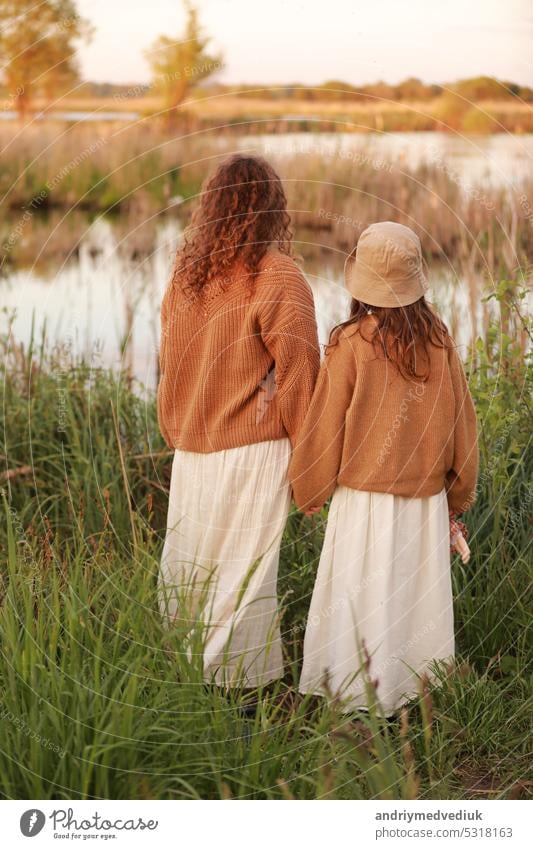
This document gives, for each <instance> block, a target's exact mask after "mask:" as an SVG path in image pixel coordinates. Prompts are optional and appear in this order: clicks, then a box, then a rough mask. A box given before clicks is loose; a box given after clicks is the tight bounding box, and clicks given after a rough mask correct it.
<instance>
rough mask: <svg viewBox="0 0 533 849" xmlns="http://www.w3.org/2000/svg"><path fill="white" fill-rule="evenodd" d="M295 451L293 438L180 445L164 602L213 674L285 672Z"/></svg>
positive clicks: (248, 678) (257, 676) (258, 678)
mask: <svg viewBox="0 0 533 849" xmlns="http://www.w3.org/2000/svg"><path fill="white" fill-rule="evenodd" d="M290 454H291V447H290V442H289V440H288V439H281V440H275V441H271V442H260V443H257V444H254V445H245V446H242V447H240V448H231V449H227V450H224V451H216V452H212V453H209V454H199V453H192V452H188V451H176V452H175V455H174V461H173V465H172V478H171V484H170V500H169V509H168V521H167V534H166V539H165V545H164V548H163V555H162V560H161V572H160V581H159V590H160V606H161V611H162V613H163V615H165V616H166V617H167V618H168V620H169V624H173V626H174V627H177V628H178V629H179V630H180V631H181V633H182V634H183V637H184V640H185V642H186V646H187V648H186V652H187V655H188V657H189V660H192V662H195V660H196V661H197V662H199V663H202V664H203V675H204V678H205V679H206V680H209V679H214V680H215V681H216V682H217V683H219V684H236V683H237V682H240V683H242V684H244V685H258V684H260V683H265V682H267V681H269V680H273V679H275V678H279V677H281V676H282V675H283V661H282V653H281V639H280V629H279V615H278V607H277V577H278V563H279V550H280V543H281V536H282V533H283V529H284V527H285V523H286V521H287V515H288V512H289V506H290V489H289V483H288V480H287V467H288V464H289V459H290Z"/></svg>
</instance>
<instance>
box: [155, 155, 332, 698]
mask: <svg viewBox="0 0 533 849" xmlns="http://www.w3.org/2000/svg"><path fill="white" fill-rule="evenodd" d="M291 237H292V234H291V231H290V218H289V215H288V213H287V202H286V198H285V193H284V191H283V187H282V185H281V182H280V179H279V177H278V176H277V174H276V173H275V171H274V170H273V169H272V168H271V166H270V165H269V164H268V163H267V162H265V161H264V160H263V159H260V158H257V157H252V156H242V155H236V156H233V157H231V158H229V159H228V160H226V161H225V162H223V163H222V164H221V165H220V167H219V168H218V169H217V171H216V172H215V173H214V175H213V176H212V177H211V178H210V179H209V180H208V181H207V183H206V184H205V186H204V187H203V190H202V194H201V198H200V203H199V206H198V207H197V209H196V211H195V213H194V215H193V218H192V222H191V226H190V227H189V228H188V230H187V232H186V235H185V239H184V243H183V246H182V247H181V249H180V250H178V254H177V257H176V264H175V268H174V273H173V277H172V281H171V283H170V285H169V287H168V290H167V292H166V294H165V297H164V299H163V304H162V308H161V324H162V333H161V348H160V366H161V381H160V385H159V392H158V416H159V424H160V428H161V432H162V434H163V436H164V438H165V441H166V442H167V444H168V445H169V446H171V447H172V448H174V449H175V454H174V461H173V465H172V479H171V486H170V501H169V511H168V522H167V535H166V540H165V545H164V550H163V556H162V563H161V579H160V589H161V606H162V610H163V612H164V613H165V614H166V616H168V617H169V619H170V620H171V621H172V620H174V621H175V620H176V618H179V620H180V621H181V624H182V625H183V621H184V620H187V621H189V620H190V618H191V617H192V619H193V620H195V619H196V620H198V618H199V619H200V623H201V627H202V628H203V634H202V640H201V651H202V654H203V671H204V676H205V678H206V679H210V678H213V677H214V679H215V680H216V681H217V683H224V684H235V683H236V682H237V681H240V682H241V683H244V684H245V685H248V686H254V685H257V684H259V683H265V682H267V681H269V680H273V679H275V678H277V677H280V676H281V675H282V674H283V663H282V654H281V643H280V632H279V622H278V612H277V592H276V583H277V573H278V561H279V549H280V541H281V535H282V532H283V528H284V526H285V522H286V519H287V514H288V510H289V504H290V489H289V483H288V479H287V468H288V464H289V460H290V454H291V443H292V445H294V444H295V441H296V437H297V435H298V432H299V430H300V426H301V424H302V422H303V419H304V416H305V414H306V412H307V408H308V406H309V403H310V399H311V395H312V392H313V387H314V384H315V380H316V376H317V373H318V368H319V351H318V341H317V331H316V323H315V314H314V304H313V297H312V293H311V290H310V288H309V286H308V284H307V283H306V281H305V279H304V277H303V276H302V274H301V273H300V271H299V269H298V267H297V266H296V265H295V263H294V261H293V259H292V258H291V252H292V251H291ZM199 613H200V614H201V615H200V616H199V617H198V614H199ZM193 631H194V629H193ZM191 645H193V641H192V640H191ZM191 652H192V649H191V648H189V654H190V653H191Z"/></svg>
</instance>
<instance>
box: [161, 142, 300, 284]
mask: <svg viewBox="0 0 533 849" xmlns="http://www.w3.org/2000/svg"><path fill="white" fill-rule="evenodd" d="M272 243H275V244H276V245H277V247H278V249H279V250H280V251H281V252H282V253H285V254H287V255H289V256H290V255H291V254H292V232H291V229H290V216H289V214H288V212H287V198H286V196H285V192H284V190H283V186H282V184H281V180H280V178H279V176H278V175H277V174H276V172H275V171H274V169H273V168H272V166H271V165H269V163H268V162H266V160H264V159H263V158H262V157H259V156H246V155H241V154H235V155H234V156H231V157H229V158H228V159H226V160H225V161H224V162H222V164H221V165H220V166H219V167H218V168H217V170H216V171H215V173H214V174H213V175H212V176H211V177H209V178H208V179H207V180H206V182H205V183H204V185H203V187H202V192H201V197H200V203H199V204H198V206H197V207H196V209H195V211H194V213H193V216H192V219H191V223H190V225H189V227H188V228H187V230H186V231H185V236H184V240H183V244H182V246H181V247H180V248H179V250H178V252H177V255H176V262H175V265H174V271H173V275H172V284H173V285H177V286H179V287H180V288H181V289H182V290H183V291H184V292H185V294H186V295H187V296H188V297H189V298H193V299H194V298H196V297H197V296H198V295H199V294H200V293H201V292H202V290H203V289H204V288H205V287H207V286H209V285H210V284H211V283H213V282H214V281H215V280H216V281H219V282H220V283H221V285H222V286H224V285H225V282H226V281H227V279H228V277H229V274H230V272H231V270H232V268H233V267H234V265H235V260H236V259H237V257H238V258H239V261H240V262H242V264H243V266H244V270H245V272H246V273H248V274H249V275H250V280H253V277H254V275H255V274H256V273H257V271H258V268H259V264H260V262H261V260H262V259H263V257H264V256H265V254H266V252H267V250H268V247H269V246H270V245H271V244H272Z"/></svg>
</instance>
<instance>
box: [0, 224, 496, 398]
mask: <svg viewBox="0 0 533 849" xmlns="http://www.w3.org/2000/svg"><path fill="white" fill-rule="evenodd" d="M180 233H181V225H180V223H179V221H178V220H177V219H167V220H166V221H165V222H163V223H162V224H161V225H160V226H159V227H158V228H157V237H156V246H155V249H154V251H153V252H152V253H151V254H150V255H149V256H147V257H144V258H143V259H142V260H141V261H138V262H135V261H132V260H131V259H130V258H128V257H127V256H125V255H123V254H122V252H121V250H120V245H119V239H118V236H117V234H116V233H115V229H114V226H113V223H112V222H111V221H109V220H106V219H104V218H100V219H98V220H97V221H95V222H94V223H93V224H92V225H91V226H89V228H88V230H87V232H86V235H85V237H84V239H83V240H82V242H81V245H80V250H79V253H78V255H77V257H76V258H75V259H72V260H70V261H69V262H67V263H65V264H64V265H63V266H62V267H60V268H58V269H57V270H56V271H55V272H54V273H52V274H50V275H47V274H40V273H37V272H35V271H28V270H21V271H17V272H14V273H12V274H11V275H10V276H9V278H8V279H7V280H5V281H0V288H1V290H2V304H3V305H4V306H5V307H6V312H5V313H4V314H3V324H4V327H3V328H1V329H5V327H6V326H7V321H8V316H12V315H13V314H14V319H13V320H12V333H13V341H15V340H17V341H22V342H24V343H26V344H27V343H28V342H29V340H30V338H31V335H32V333H33V336H34V338H35V337H36V338H38V339H40V337H41V334H42V332H43V329H45V331H46V337H47V339H48V341H49V343H50V344H63V345H66V346H67V347H68V348H69V349H70V350H72V351H73V352H76V353H83V354H84V355H85V356H86V357H87V358H88V360H89V361H90V362H91V363H92V364H93V365H94V366H97V365H100V364H103V365H110V366H112V367H113V368H119V367H121V366H122V367H124V368H125V369H127V370H128V371H129V372H130V373H132V374H133V375H134V376H135V377H136V378H137V379H138V380H139V381H140V382H141V383H142V384H144V385H145V386H147V387H153V386H154V385H155V381H156V376H157V359H156V356H157V348H158V339H159V305H160V303H161V298H162V296H163V292H164V289H165V286H166V283H167V281H168V278H169V272H170V269H171V265H172V259H173V255H174V251H175V249H176V246H177V243H178V241H179V236H180ZM304 270H305V273H306V276H307V279H308V281H309V283H310V284H311V287H312V289H313V294H314V297H315V303H316V310H317V318H318V326H319V336H320V339H321V342H325V341H326V339H327V336H328V333H329V331H330V329H331V327H332V326H333V325H334V324H336V323H337V322H339V321H342V320H343V319H344V318H345V317H346V316H347V310H348V305H349V298H348V296H347V295H346V292H345V290H344V287H343V285H342V267H341V266H340V264H339V262H338V260H337V259H336V257H335V255H334V254H333V255H332V257H331V259H324V260H322V261H317V260H314V261H312V262H306V263H305V269H304ZM431 286H432V299H433V300H434V301H435V302H437V303H438V305H439V308H440V310H441V312H442V313H443V315H444V317H445V318H446V320H447V321H448V322H449V323H450V324H451V325H452V328H453V330H454V333H455V335H456V337H457V338H458V341H459V342H460V343H462V344H466V343H467V342H468V340H469V339H470V338H471V336H472V335H473V334H475V333H476V331H477V329H478V328H479V326H480V324H481V323H482V322H483V320H484V310H486V309H487V307H486V305H482V304H481V303H478V304H477V305H476V307H475V310H474V312H472V309H471V301H470V294H469V290H468V289H467V287H466V286H463V285H458V284H457V281H456V280H454V279H452V278H451V276H447V274H446V273H445V271H444V270H442V269H437V270H434V271H433V272H432V273H431ZM459 317H462V318H461V320H458V319H459ZM1 318H2V316H1V314H0V319H1Z"/></svg>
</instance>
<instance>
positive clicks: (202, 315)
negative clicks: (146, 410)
mask: <svg viewBox="0 0 533 849" xmlns="http://www.w3.org/2000/svg"><path fill="white" fill-rule="evenodd" d="M159 362H160V369H161V379H160V383H159V390H158V418H159V426H160V429H161V433H162V434H163V437H164V439H165V441H166V443H167V445H169V446H170V447H172V448H180V449H182V450H185V451H197V452H201V453H206V452H210V451H220V450H222V449H225V448H234V447H237V446H239V445H248V444H252V443H255V442H264V441H266V440H271V439H282V438H283V437H286V436H289V438H290V439H291V442H292V443H293V444H294V443H295V440H296V436H297V434H298V432H299V430H300V428H301V426H302V423H303V420H304V417H305V414H306V412H307V410H308V407H309V403H310V400H311V396H312V392H313V387H314V385H315V381H316V377H317V374H318V370H319V364H320V359H319V349H318V340H317V330H316V322H315V311H314V303H313V295H312V292H311V289H310V287H309V285H308V283H307V282H306V280H305V278H304V277H303V275H302V273H301V272H300V270H299V269H298V267H297V265H296V264H295V263H294V261H293V260H292V259H291V258H290V257H288V256H285V255H284V254H281V253H280V252H278V251H274V250H269V251H268V252H267V254H266V255H265V257H264V258H263V260H262V263H261V266H260V270H259V273H258V274H257V275H256V277H255V280H253V281H252V280H251V279H250V277H249V275H248V274H246V273H244V272H243V271H242V270H241V271H236V272H235V274H234V275H232V277H231V279H229V280H226V281H222V280H220V281H217V282H216V284H215V285H210V286H209V289H208V291H204V292H202V294H201V295H200V296H199V297H197V298H194V299H192V300H191V299H190V298H189V297H188V296H187V295H186V294H185V293H184V292H183V291H182V290H181V288H180V287H179V281H177V284H175V285H173V286H170V287H169V289H168V290H167V292H166V294H165V297H164V299H163V304H162V307H161V345H160V354H159Z"/></svg>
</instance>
